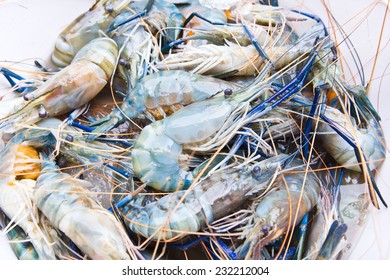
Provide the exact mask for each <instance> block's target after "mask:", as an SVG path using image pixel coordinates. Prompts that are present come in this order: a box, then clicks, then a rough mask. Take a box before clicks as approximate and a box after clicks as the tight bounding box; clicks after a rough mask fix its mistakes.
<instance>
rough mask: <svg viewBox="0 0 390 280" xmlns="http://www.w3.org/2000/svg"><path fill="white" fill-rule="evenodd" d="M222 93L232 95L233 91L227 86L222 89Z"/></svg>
mask: <svg viewBox="0 0 390 280" xmlns="http://www.w3.org/2000/svg"><path fill="white" fill-rule="evenodd" d="M223 93H224V94H225V96H226V97H228V96H230V95H232V93H233V90H232V89H231V88H227V89H225V90H224V91H223Z"/></svg>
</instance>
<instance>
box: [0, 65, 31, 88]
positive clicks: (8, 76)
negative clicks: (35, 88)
mask: <svg viewBox="0 0 390 280" xmlns="http://www.w3.org/2000/svg"><path fill="white" fill-rule="evenodd" d="M0 72H1V74H3V75H4V77H5V78H6V79H7V81H8V82H9V83H10V85H11V87H14V86H16V82H15V81H14V80H13V79H16V80H19V81H22V80H25V78H23V77H22V76H20V75H18V74H16V73H15V72H12V71H11V70H8V69H6V68H4V67H1V68H0ZM25 90H26V88H19V89H17V91H18V92H23V91H25Z"/></svg>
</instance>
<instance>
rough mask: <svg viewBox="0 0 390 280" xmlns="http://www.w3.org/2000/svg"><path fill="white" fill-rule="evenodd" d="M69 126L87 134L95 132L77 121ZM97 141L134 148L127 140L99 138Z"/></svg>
mask: <svg viewBox="0 0 390 280" xmlns="http://www.w3.org/2000/svg"><path fill="white" fill-rule="evenodd" d="M69 125H71V126H74V127H77V128H80V129H81V130H83V131H85V132H92V131H93V128H91V127H89V126H86V125H83V124H81V123H79V122H76V121H70V122H69ZM97 140H99V141H103V142H110V143H117V144H120V145H123V146H125V147H126V148H130V147H132V146H133V144H132V143H130V142H128V141H125V140H120V139H109V138H98V139H97Z"/></svg>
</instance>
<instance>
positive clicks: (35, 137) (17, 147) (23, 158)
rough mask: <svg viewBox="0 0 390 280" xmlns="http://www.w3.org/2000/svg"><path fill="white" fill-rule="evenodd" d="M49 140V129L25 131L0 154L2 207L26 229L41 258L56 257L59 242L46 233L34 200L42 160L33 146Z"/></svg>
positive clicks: (6, 213)
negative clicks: (55, 241)
mask: <svg viewBox="0 0 390 280" xmlns="http://www.w3.org/2000/svg"><path fill="white" fill-rule="evenodd" d="M46 141H47V132H33V133H32V132H31V131H22V132H20V133H18V134H17V135H15V136H14V137H13V138H11V140H10V141H9V142H8V143H7V145H6V146H5V148H4V149H3V150H2V151H1V153H0V159H1V160H0V172H1V174H2V176H1V177H0V208H1V209H2V210H3V212H4V213H5V215H6V216H7V217H9V218H10V219H11V221H13V222H14V223H16V225H18V226H19V227H20V228H22V229H23V230H24V232H25V233H26V234H27V236H28V237H29V239H30V240H31V243H32V245H33V246H34V248H35V251H36V253H37V255H38V257H39V259H56V251H55V249H56V245H54V243H53V241H51V240H50V238H49V237H48V236H44V234H43V229H41V228H40V226H42V224H41V223H38V220H39V218H38V209H37V207H36V205H35V204H33V202H32V194H33V189H34V187H35V184H36V181H35V179H36V178H37V177H38V174H39V172H40V160H39V157H38V153H37V151H36V150H35V149H34V148H33V146H34V145H37V144H38V145H42V144H44V143H45V142H46Z"/></svg>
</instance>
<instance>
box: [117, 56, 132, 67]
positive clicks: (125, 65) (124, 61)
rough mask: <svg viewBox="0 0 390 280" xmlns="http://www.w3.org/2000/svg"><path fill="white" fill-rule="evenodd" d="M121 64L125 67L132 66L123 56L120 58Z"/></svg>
mask: <svg viewBox="0 0 390 280" xmlns="http://www.w3.org/2000/svg"><path fill="white" fill-rule="evenodd" d="M119 65H120V66H123V67H130V64H129V63H128V62H127V61H126V60H124V59H123V58H121V59H119Z"/></svg>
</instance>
